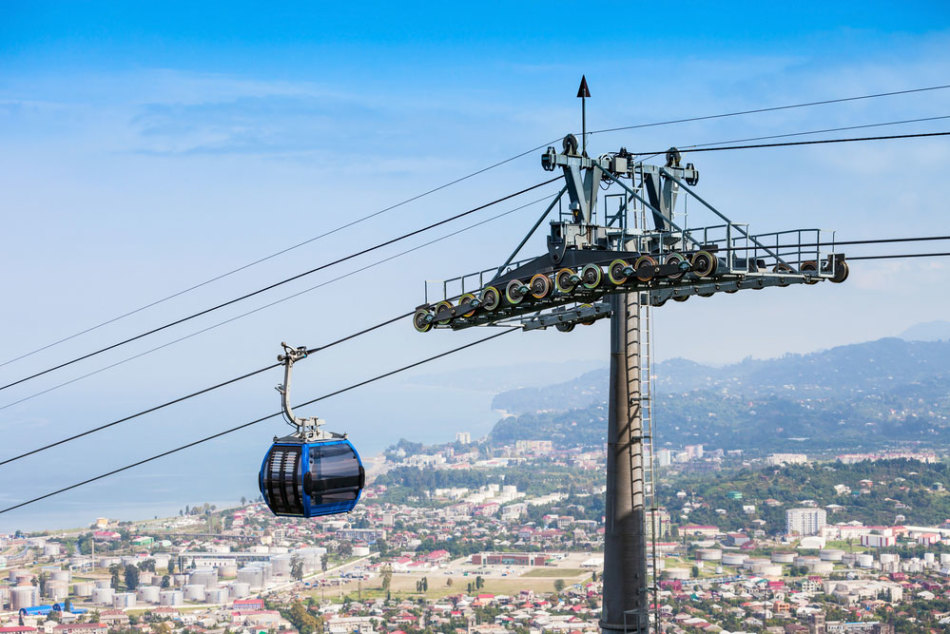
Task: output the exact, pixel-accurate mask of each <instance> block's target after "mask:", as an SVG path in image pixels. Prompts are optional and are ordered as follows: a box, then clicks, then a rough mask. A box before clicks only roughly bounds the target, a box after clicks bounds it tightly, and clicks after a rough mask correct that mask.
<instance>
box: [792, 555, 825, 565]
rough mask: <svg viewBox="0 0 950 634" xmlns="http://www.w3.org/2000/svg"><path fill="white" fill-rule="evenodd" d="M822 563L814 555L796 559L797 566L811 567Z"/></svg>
mask: <svg viewBox="0 0 950 634" xmlns="http://www.w3.org/2000/svg"><path fill="white" fill-rule="evenodd" d="M819 561H821V560H820V559H818V557H815V556H814V555H801V556H800V557H796V558H795V565H796V566H811V565H812V564H815V563H818V562H819Z"/></svg>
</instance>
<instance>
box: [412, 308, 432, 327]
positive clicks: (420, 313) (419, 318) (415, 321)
mask: <svg viewBox="0 0 950 634" xmlns="http://www.w3.org/2000/svg"><path fill="white" fill-rule="evenodd" d="M412 327H413V328H415V329H416V330H418V331H419V332H429V331H430V330H432V313H430V312H429V309H428V308H419V309H418V310H416V312H415V313H414V314H413V315H412Z"/></svg>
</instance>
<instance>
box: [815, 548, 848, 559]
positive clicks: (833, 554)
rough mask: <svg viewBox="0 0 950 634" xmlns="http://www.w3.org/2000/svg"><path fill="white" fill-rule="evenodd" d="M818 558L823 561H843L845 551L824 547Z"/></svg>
mask: <svg viewBox="0 0 950 634" xmlns="http://www.w3.org/2000/svg"><path fill="white" fill-rule="evenodd" d="M818 558H819V559H821V560H822V561H841V560H842V559H843V558H844V551H843V550H839V549H837V548H822V549H821V550H819V551H818Z"/></svg>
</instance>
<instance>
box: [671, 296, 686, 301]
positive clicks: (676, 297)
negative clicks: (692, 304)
mask: <svg viewBox="0 0 950 634" xmlns="http://www.w3.org/2000/svg"><path fill="white" fill-rule="evenodd" d="M687 299H689V295H674V296H673V301H674V302H685V301H686V300H687Z"/></svg>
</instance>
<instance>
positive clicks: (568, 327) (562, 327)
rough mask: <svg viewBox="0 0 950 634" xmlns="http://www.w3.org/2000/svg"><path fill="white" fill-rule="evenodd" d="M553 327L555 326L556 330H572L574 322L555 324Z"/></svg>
mask: <svg viewBox="0 0 950 634" xmlns="http://www.w3.org/2000/svg"><path fill="white" fill-rule="evenodd" d="M554 327H555V328H557V331H558V332H571V331H572V330H574V323H573V322H571V323H567V324H555V325H554Z"/></svg>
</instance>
